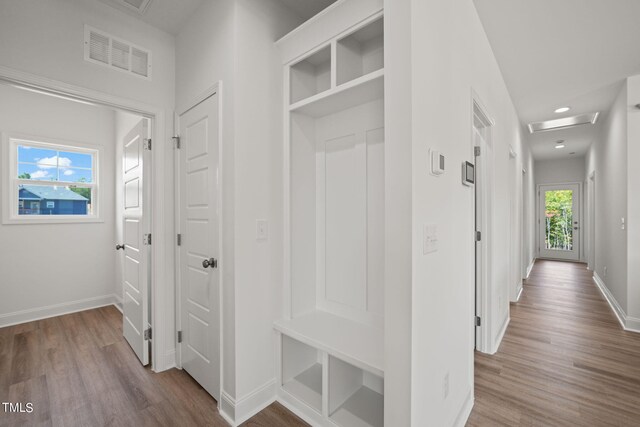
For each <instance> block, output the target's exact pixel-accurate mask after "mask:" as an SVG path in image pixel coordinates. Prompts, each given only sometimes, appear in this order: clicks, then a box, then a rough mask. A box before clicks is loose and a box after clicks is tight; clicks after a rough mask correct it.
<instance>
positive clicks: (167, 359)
mask: <svg viewBox="0 0 640 427" xmlns="http://www.w3.org/2000/svg"><path fill="white" fill-rule="evenodd" d="M162 366H164V369H163V371H166V370H167V369H171V368H175V367H176V349H175V348H172V349H171V350H167V352H166V354H165V355H164V364H163V365H162Z"/></svg>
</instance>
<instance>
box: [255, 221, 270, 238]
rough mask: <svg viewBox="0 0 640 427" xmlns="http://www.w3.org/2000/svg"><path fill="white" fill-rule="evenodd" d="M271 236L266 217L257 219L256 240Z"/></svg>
mask: <svg viewBox="0 0 640 427" xmlns="http://www.w3.org/2000/svg"><path fill="white" fill-rule="evenodd" d="M268 238H269V223H268V222H267V220H266V219H259V220H257V221H256V240H267V239H268Z"/></svg>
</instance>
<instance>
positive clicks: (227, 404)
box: [218, 390, 236, 427]
mask: <svg viewBox="0 0 640 427" xmlns="http://www.w3.org/2000/svg"><path fill="white" fill-rule="evenodd" d="M218 406H219V409H218V410H219V412H220V415H221V416H222V418H224V420H225V421H226V422H227V423H228V424H229V425H230V426H234V427H235V426H236V422H235V418H236V400H235V399H234V398H233V397H231V396H229V394H227V392H225V391H224V390H223V391H222V393H221V394H220V404H219V405H218Z"/></svg>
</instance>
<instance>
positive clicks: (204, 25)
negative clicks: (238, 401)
mask: <svg viewBox="0 0 640 427" xmlns="http://www.w3.org/2000/svg"><path fill="white" fill-rule="evenodd" d="M235 15H236V11H235V7H234V2H233V1H231V0H221V1H218V2H210V1H205V2H203V3H202V5H201V6H200V7H199V8H198V9H197V10H196V12H195V13H194V15H193V17H192V18H191V19H190V20H189V21H187V23H186V25H185V26H184V28H183V29H182V31H180V33H179V34H178V36H177V37H176V95H175V96H176V106H177V113H178V114H181V113H182V112H183V111H184V110H185V109H186V108H188V107H190V106H191V105H190V103H191V102H193V99H194V98H196V97H197V96H199V94H200V93H203V92H204V91H206V90H207V88H209V87H211V86H212V85H214V84H215V83H217V82H222V92H221V96H220V100H221V105H222V115H223V123H222V141H221V144H222V158H221V167H222V189H221V192H222V224H223V227H222V254H221V256H220V266H221V271H222V280H221V286H222V307H223V310H222V324H221V327H222V330H223V337H222V343H221V348H222V365H223V370H222V381H221V387H222V392H223V393H227V394H228V395H229V396H230V397H232V398H235V395H236V385H235V354H236V353H235V347H236V346H235V267H234V265H235V263H234V258H235V254H234V245H235V242H234V235H235V232H234V231H235V227H234V224H235V215H234V212H235V210H234V197H235V191H234V188H235V185H234V180H235V164H234V155H235V144H234V137H233V136H234V133H235V121H234V108H233V105H234V80H235V79H234V70H235V56H234V47H235V22H236V20H235Z"/></svg>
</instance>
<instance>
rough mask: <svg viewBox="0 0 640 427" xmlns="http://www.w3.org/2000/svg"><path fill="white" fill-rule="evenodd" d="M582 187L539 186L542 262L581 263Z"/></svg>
mask: <svg viewBox="0 0 640 427" xmlns="http://www.w3.org/2000/svg"><path fill="white" fill-rule="evenodd" d="M580 193H581V186H580V184H558V185H540V186H538V197H539V200H538V207H539V209H538V239H539V251H540V258H548V259H558V260H566V261H580Z"/></svg>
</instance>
